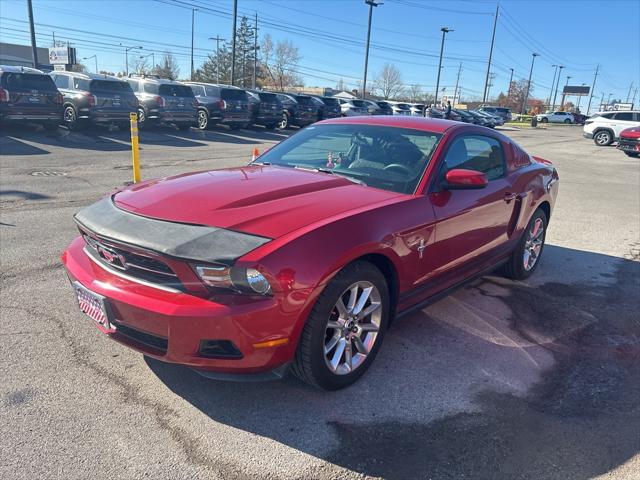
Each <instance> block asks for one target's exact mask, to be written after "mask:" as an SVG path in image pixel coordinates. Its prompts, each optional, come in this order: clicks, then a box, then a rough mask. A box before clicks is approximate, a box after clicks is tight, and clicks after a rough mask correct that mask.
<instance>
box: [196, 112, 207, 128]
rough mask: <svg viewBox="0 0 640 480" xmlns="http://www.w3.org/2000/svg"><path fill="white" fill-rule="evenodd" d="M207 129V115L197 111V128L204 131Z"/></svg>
mask: <svg viewBox="0 0 640 480" xmlns="http://www.w3.org/2000/svg"><path fill="white" fill-rule="evenodd" d="M208 127H209V115H207V112H206V111H205V110H198V128H199V129H200V130H206V129H207V128H208Z"/></svg>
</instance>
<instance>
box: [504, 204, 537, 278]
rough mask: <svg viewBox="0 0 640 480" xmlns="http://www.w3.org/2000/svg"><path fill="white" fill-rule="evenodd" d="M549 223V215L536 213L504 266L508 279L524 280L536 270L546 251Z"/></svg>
mask: <svg viewBox="0 0 640 480" xmlns="http://www.w3.org/2000/svg"><path fill="white" fill-rule="evenodd" d="M547 221H548V219H547V215H546V214H545V213H544V212H543V211H542V210H541V209H538V210H536V211H535V213H534V214H533V216H532V217H531V220H530V221H529V224H528V225H527V229H526V230H525V231H524V233H523V234H522V238H521V239H520V241H519V242H518V246H517V247H516V248H515V250H514V251H513V252H512V253H511V256H510V257H509V260H508V261H507V263H506V264H505V266H504V273H505V275H506V276H507V277H509V278H513V279H514V280H523V279H525V278H527V277H528V276H529V275H531V274H532V273H533V271H534V270H535V269H536V267H537V266H538V263H540V256H541V255H542V250H543V249H544V240H545V237H546V235H547Z"/></svg>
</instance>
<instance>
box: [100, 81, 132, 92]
mask: <svg viewBox="0 0 640 480" xmlns="http://www.w3.org/2000/svg"><path fill="white" fill-rule="evenodd" d="M91 91H92V92H119V93H132V90H131V86H130V85H129V84H128V83H127V82H116V81H115V80H91Z"/></svg>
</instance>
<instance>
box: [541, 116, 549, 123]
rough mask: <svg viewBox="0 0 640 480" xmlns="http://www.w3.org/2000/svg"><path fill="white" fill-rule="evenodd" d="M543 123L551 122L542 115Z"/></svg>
mask: <svg viewBox="0 0 640 480" xmlns="http://www.w3.org/2000/svg"><path fill="white" fill-rule="evenodd" d="M540 121H541V122H542V123H549V119H548V118H547V117H542V120H540Z"/></svg>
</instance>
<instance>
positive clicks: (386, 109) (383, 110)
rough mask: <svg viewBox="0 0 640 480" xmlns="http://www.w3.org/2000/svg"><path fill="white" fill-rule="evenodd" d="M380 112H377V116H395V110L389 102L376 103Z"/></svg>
mask: <svg viewBox="0 0 640 480" xmlns="http://www.w3.org/2000/svg"><path fill="white" fill-rule="evenodd" d="M376 104H377V105H378V107H380V110H379V111H378V112H376V114H377V115H393V108H391V104H390V103H389V102H376Z"/></svg>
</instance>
